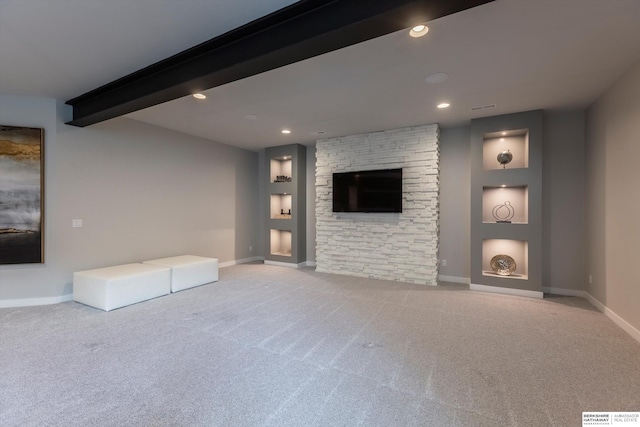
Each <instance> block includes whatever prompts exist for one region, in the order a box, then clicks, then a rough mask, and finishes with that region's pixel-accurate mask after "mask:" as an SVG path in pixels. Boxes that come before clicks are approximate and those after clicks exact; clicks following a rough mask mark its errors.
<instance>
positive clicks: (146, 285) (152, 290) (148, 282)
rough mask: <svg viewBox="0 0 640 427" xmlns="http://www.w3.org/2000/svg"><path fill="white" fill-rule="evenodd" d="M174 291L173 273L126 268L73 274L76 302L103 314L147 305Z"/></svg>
mask: <svg viewBox="0 0 640 427" xmlns="http://www.w3.org/2000/svg"><path fill="white" fill-rule="evenodd" d="M170 290H171V270H170V269H169V268H165V267H159V266H155V265H146V264H140V263H138V264H124V265H116V266H113V267H106V268H97V269H95V270H85V271H77V272H75V273H73V300H74V301H77V302H80V303H82V304H86V305H90V306H91V307H96V308H100V309H102V310H104V311H109V310H113V309H115V308H120V307H124V306H126V305H130V304H135V303H137V302H141V301H146V300H149V299H152V298H156V297H159V296H162V295H167V294H169V293H170Z"/></svg>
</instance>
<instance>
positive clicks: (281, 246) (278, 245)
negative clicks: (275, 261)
mask: <svg viewBox="0 0 640 427" xmlns="http://www.w3.org/2000/svg"><path fill="white" fill-rule="evenodd" d="M270 240H271V241H270V253H271V255H279V256H291V231H287V230H273V229H272V230H271V239H270Z"/></svg>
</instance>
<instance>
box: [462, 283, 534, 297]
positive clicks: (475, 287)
mask: <svg viewBox="0 0 640 427" xmlns="http://www.w3.org/2000/svg"><path fill="white" fill-rule="evenodd" d="M469 289H470V290H472V291H481V292H493V293H496V294H505V295H516V296H519V297H528V298H536V299H542V298H543V297H544V293H542V292H539V291H527V290H524V289H512V288H502V287H500V286H487V285H476V284H475V283H471V284H470V285H469Z"/></svg>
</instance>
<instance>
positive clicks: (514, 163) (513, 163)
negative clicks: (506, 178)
mask: <svg viewBox="0 0 640 427" xmlns="http://www.w3.org/2000/svg"><path fill="white" fill-rule="evenodd" d="M482 157H483V165H484V170H496V169H522V168H528V167H529V130H528V129H516V130H504V131H498V132H489V133H485V134H484V139H483V144H482ZM499 158H500V159H499ZM509 158H511V160H510V161H508V160H509ZM507 161H508V162H507Z"/></svg>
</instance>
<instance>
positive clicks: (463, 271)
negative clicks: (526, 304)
mask: <svg viewBox="0 0 640 427" xmlns="http://www.w3.org/2000/svg"><path fill="white" fill-rule="evenodd" d="M470 141H471V133H470V127H469V126H462V127H456V128H450V129H446V128H445V129H442V130H441V131H440V247H439V250H438V253H439V258H440V260H443V259H444V260H446V261H447V265H446V266H443V265H442V264H441V265H440V275H443V276H449V277H457V278H466V279H468V278H469V277H471V276H470V259H469V256H470V255H469V254H470V251H469V247H470V245H471V240H470V228H469V227H470V218H469V214H470V207H469V205H470V200H471V196H470V194H469V191H470V190H469V183H470V181H469V179H470V175H469V174H470V169H469V168H470V164H469V156H470V147H471V145H470V144H471V142H470Z"/></svg>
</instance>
